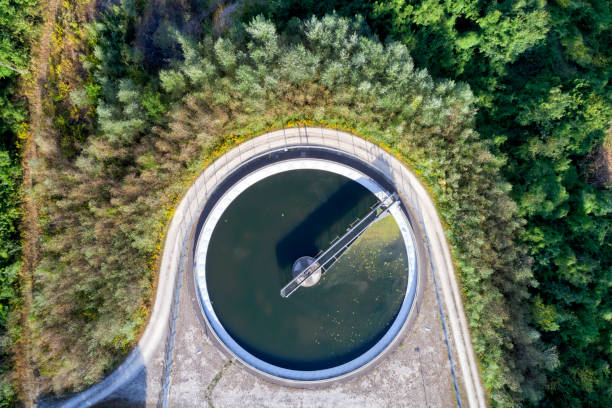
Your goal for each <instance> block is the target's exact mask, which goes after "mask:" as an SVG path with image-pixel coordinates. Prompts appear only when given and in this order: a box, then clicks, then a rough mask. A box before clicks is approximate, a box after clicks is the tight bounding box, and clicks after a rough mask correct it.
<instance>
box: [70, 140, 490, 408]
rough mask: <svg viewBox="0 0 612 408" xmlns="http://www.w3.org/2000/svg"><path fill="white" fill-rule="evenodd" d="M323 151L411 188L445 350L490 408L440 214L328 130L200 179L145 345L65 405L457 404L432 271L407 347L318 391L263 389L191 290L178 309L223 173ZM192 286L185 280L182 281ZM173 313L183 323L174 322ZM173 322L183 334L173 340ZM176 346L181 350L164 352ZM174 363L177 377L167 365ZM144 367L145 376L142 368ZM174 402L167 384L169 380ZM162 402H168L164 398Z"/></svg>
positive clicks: (466, 389)
mask: <svg viewBox="0 0 612 408" xmlns="http://www.w3.org/2000/svg"><path fill="white" fill-rule="evenodd" d="M295 143H300V144H319V145H327V146H330V147H335V148H340V149H342V150H345V151H347V152H351V153H354V154H356V155H358V156H360V157H362V158H363V159H364V160H366V161H368V162H370V163H373V164H374V165H375V166H376V167H378V168H380V169H382V170H383V171H384V172H386V173H387V174H388V175H389V177H390V178H391V179H393V180H394V182H395V183H396V184H397V185H399V186H401V189H402V190H404V197H403V198H404V199H405V200H406V201H408V202H411V203H416V204H415V205H416V207H418V208H416V210H417V212H418V214H419V217H420V219H421V226H422V227H423V228H424V229H425V232H426V236H427V239H426V245H427V247H428V252H430V253H431V254H432V255H433V256H432V258H431V261H432V262H431V266H432V267H433V269H434V271H435V276H436V282H437V285H438V293H439V295H440V298H441V304H442V310H443V311H444V315H445V316H446V324H447V335H448V343H449V347H450V352H451V355H452V356H453V359H454V361H455V364H456V365H457V367H456V368H455V371H456V373H457V379H458V384H459V391H460V395H461V400H462V403H463V406H474V407H476V406H485V400H484V392H483V389H482V386H481V384H480V380H479V375H478V371H477V367H476V362H475V358H474V354H473V350H472V346H471V341H470V337H469V332H468V330H467V322H466V318H465V315H464V313H463V308H462V304H461V297H460V293H459V290H458V286H457V282H456V279H455V276H454V271H453V268H452V262H451V259H450V252H449V250H448V246H447V244H446V241H445V238H444V232H443V230H442V226H441V224H440V221H439V219H438V218H437V214H436V212H435V208H434V206H433V204H432V202H431V200H430V199H429V197H428V196H427V193H426V191H425V190H424V189H423V187H422V186H420V184H418V181H417V180H416V178H415V177H414V175H412V174H410V173H409V172H408V171H407V170H406V169H404V168H402V167H401V166H400V165H399V162H397V161H396V160H395V159H394V158H392V157H391V156H389V155H388V154H387V153H386V152H384V151H383V150H382V149H380V148H378V147H377V146H374V145H371V144H369V143H367V142H365V141H363V140H361V139H359V138H356V137H353V136H352V135H349V134H346V133H342V132H336V131H333V130H327V129H316V128H308V129H295V128H294V129H287V130H286V131H283V130H281V131H277V132H272V133H270V134H267V135H263V136H261V137H258V138H256V139H253V140H250V141H249V142H246V143H245V144H243V145H241V146H240V147H239V148H237V149H234V150H233V151H231V152H229V153H228V154H227V155H226V156H224V157H223V158H221V159H219V160H217V161H216V162H215V163H214V164H213V165H212V166H210V167H209V168H208V169H207V170H206V171H205V172H204V173H203V174H202V175H201V176H200V177H199V178H198V180H197V181H196V183H195V184H194V186H192V188H191V189H190V191H189V192H188V193H187V194H186V196H185V198H184V199H183V201H182V202H181V204H180V205H179V206H178V208H177V210H176V212H175V214H176V215H175V218H174V219H173V221H172V223H171V226H170V228H169V231H168V236H167V241H166V247H165V248H164V255H163V258H162V267H161V271H160V283H159V287H158V291H157V294H156V300H155V305H154V308H153V313H152V316H151V321H150V323H149V324H148V326H147V329H146V331H145V333H144V334H143V337H142V339H141V340H140V342H139V344H138V347H137V348H136V349H135V350H134V351H133V352H132V353H131V354H130V356H129V357H128V359H127V360H126V362H125V363H124V364H122V365H121V366H120V367H119V369H118V370H117V371H116V372H114V373H113V374H112V375H111V376H109V378H107V379H106V380H105V381H103V382H102V383H100V384H98V385H97V386H95V387H92V389H90V390H88V391H86V392H84V393H82V394H80V395H79V396H77V398H78V399H72V400H70V401H69V404H67V405H65V406H88V405H92V404H95V403H98V402H99V401H100V399H102V398H104V397H106V398H105V399H104V402H103V403H102V404H99V405H98V406H147V407H152V406H159V405H158V404H159V403H160V401H163V400H164V398H163V396H164V395H167V406H169V407H175V406H184V407H191V406H198V407H199V406H206V405H207V404H208V405H209V406H213V405H214V406H215V407H237V406H239V407H251V406H252V407H260V406H261V407H274V406H292V407H293V406H298V407H299V406H308V407H316V406H334V405H340V406H343V407H346V406H349V407H350V406H367V407H376V406H385V407H412V406H415V407H426V406H431V407H439V406H442V407H445V406H456V405H457V399H456V398H457V397H456V393H455V390H454V386H453V380H452V376H451V367H450V362H449V352H448V350H449V349H448V348H447V345H446V344H445V336H444V332H443V329H442V320H441V316H440V315H439V304H438V301H437V298H436V292H435V288H434V281H433V278H434V275H433V274H432V273H431V271H429V272H428V275H429V276H427V281H426V286H425V287H424V298H423V303H422V305H421V308H420V311H419V314H418V316H417V317H416V320H415V322H414V326H413V328H412V329H411V331H410V332H409V334H408V335H407V337H406V338H405V339H404V341H403V343H402V345H401V346H400V347H399V348H398V349H396V350H395V351H394V352H393V353H392V354H390V355H389V356H388V357H387V358H386V359H385V360H384V362H383V363H382V364H381V365H380V366H378V367H377V368H375V369H374V370H372V371H370V372H368V373H367V374H365V375H364V376H362V377H359V378H356V379H353V380H350V381H347V382H344V383H341V384H336V385H333V386H330V387H328V388H322V389H316V390H304V389H295V388H287V387H283V386H279V385H274V384H271V383H269V382H266V381H264V380H262V379H260V378H258V377H256V376H254V375H252V374H250V373H249V372H247V371H246V370H244V369H243V368H241V367H240V366H238V365H237V364H236V363H230V362H229V360H228V359H227V357H225V356H223V355H222V354H221V353H220V352H219V351H218V349H217V347H215V346H214V345H213V344H212V343H211V342H209V341H208V339H207V337H206V335H205V331H204V330H205V329H204V328H203V326H202V324H201V323H200V322H199V320H198V315H197V314H196V310H194V306H193V299H192V298H191V296H190V294H189V292H188V285H187V284H182V285H181V291H180V297H179V298H178V299H180V302H179V304H178V308H176V309H173V307H172V304H173V302H174V301H175V300H176V299H177V297H176V293H175V292H174V291H173V288H174V282H175V277H176V276H177V274H178V273H179V268H178V265H179V264H180V261H179V257H180V253H181V250H182V248H183V242H184V241H183V237H184V236H185V233H186V228H185V226H186V225H191V224H192V223H193V221H194V217H195V215H194V214H197V209H198V208H200V203H202V202H203V201H204V200H205V198H206V196H207V195H208V193H209V192H210V191H211V190H212V189H213V186H214V185H215V184H216V183H218V182H219V180H220V179H221V178H222V177H223V175H225V174H227V172H228V171H229V170H230V169H231V168H232V167H234V166H235V165H237V164H238V163H240V162H242V161H244V160H245V159H246V158H248V157H249V156H251V155H254V154H256V153H257V152H262V151H265V150H267V149H270V148H274V147H282V146H283V145H284V144H295ZM187 278H191V276H189V275H187V274H183V276H182V279H183V282H186V281H185V279H187ZM175 313H176V316H177V318H176V320H173V319H172V316H174V315H175ZM173 322H175V328H176V334H175V335H174V337H172V336H168V332H169V331H168V328H171V327H173ZM170 338H173V340H174V346H175V347H174V352H173V353H171V354H168V353H167V349H168V347H167V346H168V344H170V343H169V342H167V341H166V339H170ZM168 355H172V357H173V358H172V364H171V371H170V376H166V375H164V372H165V370H164V362H165V361H168V359H167V356H168ZM143 367H144V370H143ZM168 378H169V381H168V382H166V383H165V384H167V390H168V392H167V394H164V392H163V387H162V384H164V380H165V379H168ZM160 397H162V398H160Z"/></svg>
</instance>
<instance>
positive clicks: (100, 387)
mask: <svg viewBox="0 0 612 408" xmlns="http://www.w3.org/2000/svg"><path fill="white" fill-rule="evenodd" d="M296 143H297V144H318V145H321V146H329V147H332V148H337V149H339V150H344V151H346V152H347V153H349V154H350V153H351V152H352V154H353V155H355V156H357V157H360V158H361V159H363V160H365V161H367V162H368V163H370V164H372V165H373V166H374V167H376V168H377V169H379V170H380V171H381V172H382V173H383V174H385V175H387V177H389V179H390V180H392V181H393V182H394V183H395V184H396V185H401V188H398V190H400V191H401V192H403V193H404V194H403V198H404V199H405V200H406V201H407V203H408V204H409V206H410V207H412V209H413V210H414V211H415V212H416V213H417V215H419V214H420V215H421V217H419V218H420V219H421V221H422V228H423V229H424V231H423V232H424V233H425V234H426V235H427V236H428V237H430V242H431V250H432V251H433V253H434V254H436V255H438V256H434V257H433V258H432V261H433V262H432V264H433V267H434V273H437V274H438V275H437V276H439V277H440V283H441V285H440V286H441V289H442V298H443V302H444V305H445V307H446V309H447V312H448V317H449V322H450V329H451V335H452V339H453V343H454V345H455V347H456V349H457V350H456V351H457V356H458V359H457V362H458V363H459V366H460V369H461V373H462V376H463V381H464V384H465V387H466V392H467V397H468V402H469V406H473V407H486V399H485V393H484V389H483V387H482V384H481V381H480V375H479V372H478V368H477V367H478V365H477V363H476V357H475V354H474V350H473V347H472V342H471V337H470V334H469V326H468V324H467V318H466V317H465V313H464V310H463V303H462V298H461V294H460V292H459V286H458V283H457V280H456V276H455V273H454V269H453V264H452V261H451V255H450V250H449V247H448V243H447V241H446V237H445V234H444V230H443V228H442V224H441V222H440V219H439V218H438V215H437V212H436V209H435V206H434V204H433V201H432V199H431V198H430V197H429V195H428V193H427V191H426V190H425V189H424V187H423V186H422V185H421V184H420V181H419V180H418V179H417V178H416V176H415V175H414V174H412V173H411V172H410V171H409V170H408V169H407V168H406V167H405V166H403V165H402V164H401V162H400V161H399V160H398V159H396V158H395V157H393V156H392V155H391V154H389V153H388V152H386V151H385V150H383V149H382V148H380V147H379V146H377V145H374V144H373V143H371V142H368V141H366V140H364V139H361V138H359V137H357V136H355V135H352V134H349V133H346V132H341V131H337V130H332V129H326V128H288V129H281V130H277V131H273V132H270V133H266V134H263V135H261V136H258V137H256V138H253V139H251V140H249V141H247V142H245V143H242V144H241V145H238V146H237V147H235V148H233V149H232V150H230V151H229V152H227V153H226V154H225V155H223V156H221V157H220V158H218V159H217V160H215V161H214V162H213V163H211V164H210V165H209V166H208V167H207V168H206V169H205V170H204V171H203V172H202V173H201V174H200V176H199V177H198V178H197V179H196V181H195V182H194V183H193V184H192V185H191V187H190V188H189V189H188V191H187V193H186V194H185V196H184V197H183V199H182V200H181V202H180V203H179V205H178V206H177V208H176V210H175V214H174V216H173V218H172V221H171V223H170V227H169V228H168V232H167V235H166V239H165V241H164V242H165V243H164V250H163V254H162V262H161V267H160V272H159V278H158V282H159V283H158V287H157V292H156V294H155V302H154V305H153V311H152V313H151V317H150V319H149V323H148V325H147V327H146V329H145V331H144V333H143V335H142V337H141V339H140V341H139V342H138V344H137V346H136V348H135V349H134V350H133V351H132V352H130V354H129V355H128V356H127V358H126V359H125V361H124V362H123V363H122V364H121V365H120V366H119V367H118V368H117V369H116V370H115V371H114V372H113V373H111V374H110V375H109V376H108V377H106V378H105V379H104V380H103V381H101V382H100V383H98V384H96V385H94V386H92V387H91V388H89V389H87V390H85V391H83V392H81V393H79V394H76V395H75V396H73V397H71V398H69V399H68V400H66V401H64V402H63V403H61V404H60V406H62V407H66V408H72V407H83V406H93V405H94V404H96V403H98V402H100V401H102V400H104V399H105V398H106V397H107V396H108V395H110V394H111V393H112V392H114V391H115V390H117V389H118V388H119V387H121V386H123V385H125V384H127V383H129V382H130V381H131V380H133V379H134V378H135V377H136V375H137V374H138V373H139V372H140V371H141V370H143V369H144V367H145V366H146V362H147V361H150V360H151V359H152V357H153V355H154V353H155V352H156V351H157V350H158V348H159V347H160V345H161V342H162V340H163V339H166V338H167V330H168V328H169V319H170V316H171V307H172V304H173V300H174V289H175V284H176V282H177V275H178V271H179V266H180V265H179V261H180V259H181V253H182V251H183V249H184V243H186V242H187V240H186V239H185V238H186V234H187V233H188V232H189V231H190V228H189V227H188V226H190V225H191V224H192V223H193V222H194V221H195V220H196V217H197V214H199V212H198V210H199V209H200V208H201V207H202V205H203V203H204V202H205V201H206V199H207V197H208V192H210V191H213V189H214V187H215V186H216V185H217V184H218V183H219V181H220V178H223V177H224V176H225V175H227V174H228V173H229V172H230V171H231V170H232V169H233V168H234V167H236V166H237V164H239V163H241V162H242V161H244V160H245V159H246V158H248V157H250V156H252V155H254V154H258V153H262V152H264V151H266V150H271V149H273V148H279V147H283V146H287V145H289V144H296ZM243 152H244V153H243ZM247 152H248V154H247ZM357 152H359V153H357ZM235 162H237V163H235ZM423 210H425V211H423Z"/></svg>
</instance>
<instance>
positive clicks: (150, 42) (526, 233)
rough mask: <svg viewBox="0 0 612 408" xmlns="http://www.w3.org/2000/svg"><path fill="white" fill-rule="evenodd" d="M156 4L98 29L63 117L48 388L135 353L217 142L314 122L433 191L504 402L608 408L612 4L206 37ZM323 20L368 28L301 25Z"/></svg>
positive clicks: (529, 4) (428, 8) (515, 7)
mask: <svg viewBox="0 0 612 408" xmlns="http://www.w3.org/2000/svg"><path fill="white" fill-rule="evenodd" d="M158 3H159V2H155V1H152V2H149V3H148V5H147V6H143V3H142V2H130V1H124V2H122V5H121V6H110V7H109V9H107V10H106V11H105V13H104V14H103V16H101V18H100V19H99V21H98V22H96V23H95V24H94V25H93V27H92V29H91V30H90V32H89V37H88V38H89V41H90V42H91V45H92V47H94V48H93V53H92V54H91V55H89V57H88V58H87V61H86V67H87V68H88V70H89V71H88V72H89V75H90V77H89V79H88V80H87V81H86V82H85V83H83V84H80V85H79V84H77V85H74V84H73V85H72V86H73V87H74V89H72V92H71V93H70V98H69V103H71V104H72V105H73V106H74V107H76V108H79V109H80V108H82V107H89V109H95V111H96V113H97V115H98V116H97V119H95V120H96V122H95V133H94V134H93V135H91V132H90V130H87V131H85V132H83V133H78V132H77V131H76V130H73V129H72V128H71V126H70V125H69V126H66V127H65V128H63V129H64V130H62V128H61V127H58V129H59V130H60V134H63V135H61V136H58V135H55V136H54V137H52V136H50V137H49V140H48V141H47V145H46V146H45V155H46V157H45V159H44V164H43V165H42V166H41V168H40V174H39V176H38V177H39V179H40V180H42V181H44V184H43V185H42V186H41V187H40V190H39V191H38V194H40V197H41V199H42V200H43V202H45V203H47V205H46V207H45V208H44V211H43V214H44V217H45V218H44V221H45V226H44V228H45V234H46V237H47V239H46V242H45V243H44V244H43V249H44V253H43V263H42V265H41V268H40V269H39V272H38V276H37V281H38V282H39V286H38V289H37V290H38V291H39V293H38V296H37V301H38V303H37V310H36V319H35V320H36V321H37V322H38V323H37V324H38V329H37V332H38V333H39V338H37V339H36V342H38V348H39V350H50V352H44V353H43V352H42V351H41V352H40V355H39V356H38V358H39V364H40V367H41V373H42V375H43V377H46V378H47V379H48V381H49V382H50V381H51V380H50V379H51V378H53V381H54V384H53V386H52V387H53V388H54V389H55V390H58V391H59V390H62V389H65V388H70V387H74V388H80V387H82V386H84V385H86V384H90V383H92V382H94V381H96V380H97V379H99V378H100V376H101V375H102V374H103V373H104V372H105V370H109V369H110V368H111V367H112V366H113V364H114V363H115V362H116V361H118V359H119V356H120V355H121V353H122V352H124V351H125V350H127V348H128V347H129V345H130V344H133V342H134V339H135V338H136V336H137V330H138V327H139V325H140V324H141V323H142V322H143V321H144V316H145V315H146V308H147V299H148V298H149V296H150V285H151V279H152V277H151V271H152V268H153V267H152V265H154V259H155V256H156V253H157V252H156V251H157V250H158V249H157V246H158V245H159V243H160V240H161V236H162V231H163V223H164V222H165V221H164V220H167V217H168V212H167V211H165V209H166V208H168V207H171V206H172V203H173V202H174V200H175V199H176V197H178V196H179V195H180V192H181V191H182V188H183V187H182V183H183V182H184V181H185V180H186V179H188V178H189V175H192V174H194V173H195V172H196V171H197V169H198V168H199V166H200V164H201V163H202V161H205V160H206V159H207V158H209V157H210V156H211V155H213V154H214V149H215V146H220V145H224V144H226V143H228V140H234V139H233V138H229V139H227V138H226V139H224V137H227V135H233V137H238V138H244V137H247V136H249V135H252V134H254V133H257V132H261V131H263V130H265V129H267V128H270V127H278V126H281V125H282V124H283V123H286V121H294V120H302V119H308V120H315V121H323V122H325V123H331V124H336V125H340V126H345V127H347V128H351V129H355V130H356V131H357V132H359V133H360V134H362V135H368V136H369V137H371V138H372V139H373V140H374V141H377V142H379V143H381V144H385V145H387V146H388V147H390V148H391V149H393V150H394V151H396V152H397V153H399V154H401V155H402V156H403V157H404V159H405V160H407V161H408V162H409V163H410V164H411V165H412V166H413V168H415V169H416V170H417V171H418V172H419V173H420V174H421V175H422V177H423V178H424V179H425V180H426V181H427V182H428V184H429V185H430V186H431V187H432V192H433V194H434V195H435V197H436V199H437V202H438V205H439V209H440V212H441V215H442V216H443V218H444V219H445V221H446V223H447V227H448V228H447V231H448V237H449V240H450V242H451V246H452V249H453V255H454V258H455V261H456V263H457V269H458V272H459V274H460V278H461V282H462V289H463V291H464V295H465V299H466V311H467V313H468V319H469V322H470V326H471V331H472V334H473V339H474V345H475V348H476V351H477V353H478V356H479V358H480V361H481V366H482V372H483V377H484V380H485V384H486V386H487V388H488V390H489V393H490V396H491V399H492V402H493V404H494V405H496V406H516V405H521V404H534V405H535V404H538V405H541V406H558V405H567V404H569V405H572V406H581V405H584V406H606V405H610V399H611V398H612V396H611V395H610V392H609V390H610V389H612V387H610V380H609V362H610V350H611V347H610V339H611V336H610V324H609V323H610V316H611V313H610V304H609V299H610V295H609V282H610V280H611V279H610V278H611V276H610V274H611V273H612V267H611V266H612V261H611V259H610V257H611V256H612V251H611V250H610V239H609V230H610V208H612V206H611V205H610V202H611V201H612V199H611V198H610V191H609V190H606V189H607V188H608V189H609V185H608V186H606V184H605V183H601V182H599V183H597V184H591V183H590V182H589V181H590V180H592V179H593V178H594V177H593V175H592V174H591V173H590V170H589V166H588V159H589V158H590V157H591V155H592V154H594V152H596V151H597V148H598V147H600V146H601V144H602V141H603V138H604V132H603V130H604V129H605V128H606V127H607V126H608V123H607V121H608V120H609V118H610V113H611V110H610V106H611V105H610V88H609V83H608V78H609V76H610V75H609V70H610V49H611V47H609V46H607V45H608V44H610V42H611V41H610V31H609V21H610V10H609V4H607V3H605V2H602V1H600V0H589V1H587V2H580V3H578V2H573V1H563V2H550V3H546V2H545V1H544V0H541V1H531V0H527V1H520V2H509V1H506V2H494V3H486V2H485V3H483V2H473V1H463V2H438V1H429V0H426V1H400V0H389V1H378V2H376V3H370V2H361V1H345V0H331V1H327V2H317V1H311V0H307V1H293V0H282V1H281V0H277V1H271V2H259V1H253V2H245V3H244V4H243V6H242V13H243V14H242V15H243V21H246V22H247V24H246V25H239V24H238V25H236V26H235V27H232V28H231V30H230V33H229V34H228V35H227V36H223V37H222V38H217V39H214V38H213V37H212V36H211V35H208V34H203V33H202V26H206V25H207V24H202V25H199V22H200V21H201V18H202V16H203V15H204V14H205V11H203V9H201V8H190V7H192V6H189V5H184V4H182V3H181V5H180V6H179V7H177V10H179V11H180V10H183V8H184V10H183V11H185V13H184V14H183V15H182V14H181V13H180V12H178V11H177V10H167V9H164V8H163V7H164V6H163V5H160V4H158ZM142 7H146V8H145V9H144V10H143V9H142ZM193 7H195V6H193ZM333 10H336V12H337V13H339V14H341V15H348V16H354V15H355V14H357V13H360V14H361V15H363V16H364V19H365V21H364V20H362V19H357V20H346V19H343V18H338V17H337V16H327V17H324V18H322V19H316V18H312V19H310V18H309V16H310V15H311V14H315V15H319V16H322V15H325V14H329V13H331V12H332V11H333ZM164 13H166V14H167V15H168V18H161V17H163V16H162V15H163V14H164ZM189 13H192V14H193V16H195V17H196V18H194V19H193V21H197V22H198V24H196V25H193V24H191V23H189V19H188V18H185V15H187V14H189ZM262 13H263V14H264V15H266V16H268V17H269V18H270V19H271V20H273V21H275V23H276V24H277V26H278V27H279V29H275V27H274V26H273V25H272V24H270V23H269V21H267V20H265V19H262V18H260V17H257V18H255V19H254V17H255V16H257V15H259V14H262ZM294 17H299V18H302V19H303V20H302V21H300V20H296V19H295V18H294ZM159 21H162V23H157V22H159ZM206 23H208V21H206ZM365 23H367V25H366V24H365ZM368 27H371V30H372V31H373V32H374V33H376V34H378V35H379V36H380V37H381V38H386V39H387V41H386V43H385V45H382V44H381V43H380V42H378V41H377V40H376V39H375V38H374V37H372V35H371V31H370V28H368ZM185 33H189V34H190V35H186V34H185ZM409 53H411V54H412V55H413V56H414V58H415V63H413V61H412V59H411V58H410V56H409V55H408V54H409ZM415 66H416V67H421V68H426V69H427V70H428V71H429V72H430V73H432V74H433V75H434V77H448V78H451V79H453V80H457V81H465V82H466V83H468V84H469V86H470V88H471V89H472V91H473V92H474V95H472V94H471V92H470V91H469V89H468V88H467V87H466V86H465V85H462V84H460V83H455V82H452V81H439V82H436V81H433V80H432V79H431V78H430V77H429V75H428V74H427V73H426V72H425V71H424V70H422V69H418V68H416V67H415ZM85 96H87V97H85ZM67 100H68V99H67ZM477 109H478V113H475V111H476V110H477ZM168 111H169V112H170V114H169V115H166V112H168ZM474 127H475V129H476V130H477V132H474V131H473V130H471V129H472V128H474ZM79 135H81V136H79ZM66 137H67V138H68V140H73V141H76V142H74V143H72V142H71V143H72V144H71V145H70V146H77V148H75V149H71V150H70V151H67V150H66V149H62V145H61V143H60V142H59V141H61V140H65V139H66ZM504 179H505V180H506V181H504ZM509 195H510V196H511V197H512V199H513V200H511V199H509ZM525 221H526V222H525ZM151 231H156V232H157V235H155V236H154V234H151ZM528 255H529V256H530V259H531V261H530V260H529V259H528ZM66 282H79V284H78V285H66ZM51 294H53V297H52V296H51ZM73 299H77V301H76V302H74V301H73ZM60 305H61V307H60ZM492 311H493V313H491V312H492ZM75 333H84V335H83V336H82V337H79V336H76V337H79V338H80V340H79V341H78V342H77V343H76V344H71V343H70V342H68V341H67V340H66V338H67V337H66V336H72V337H74V336H75ZM92 360H95V361H97V364H96V365H95V366H87V365H86V364H83V362H84V361H92Z"/></svg>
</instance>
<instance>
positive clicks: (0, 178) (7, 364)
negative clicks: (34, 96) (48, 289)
mask: <svg viewBox="0 0 612 408" xmlns="http://www.w3.org/2000/svg"><path fill="white" fill-rule="evenodd" d="M35 4H36V2H35V1H34V0H9V1H2V2H0V407H4V406H10V405H12V404H15V403H16V401H17V394H16V387H15V384H16V378H15V375H14V358H13V356H14V352H15V343H16V340H17V338H18V332H19V325H18V321H19V317H18V307H19V303H20V296H19V286H18V275H19V267H20V262H19V259H20V249H21V242H20V235H19V229H18V227H19V219H20V217H21V192H20V188H21V165H20V156H19V147H20V145H19V143H20V137H22V138H23V135H24V133H25V131H26V129H27V125H26V123H27V117H28V114H27V109H26V103H25V100H24V98H23V97H20V96H19V95H18V89H19V81H20V79H21V78H22V76H24V75H26V74H27V71H28V63H29V51H30V41H31V39H32V38H34V36H35V34H36V29H35V27H36V14H35V12H36V10H35Z"/></svg>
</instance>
